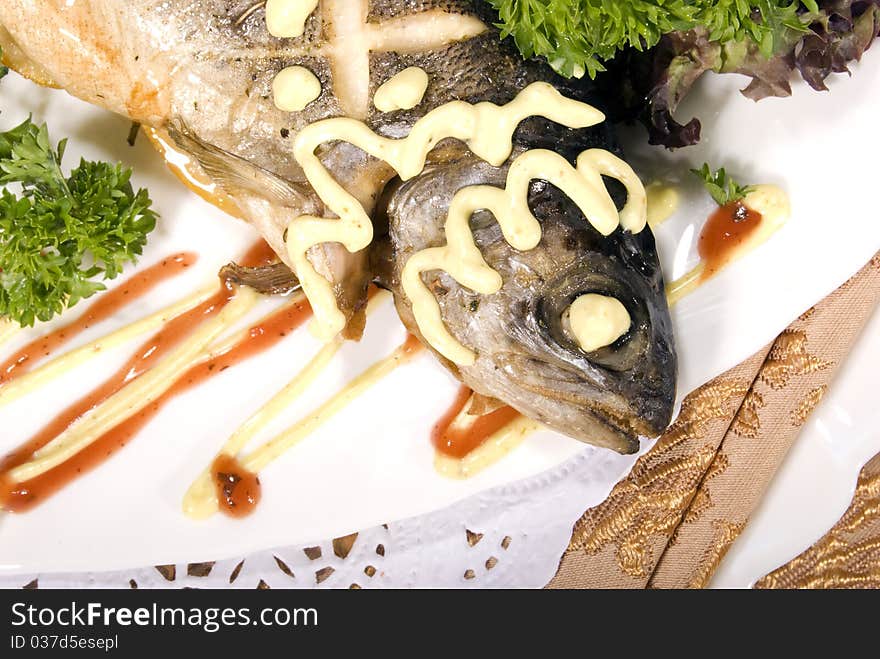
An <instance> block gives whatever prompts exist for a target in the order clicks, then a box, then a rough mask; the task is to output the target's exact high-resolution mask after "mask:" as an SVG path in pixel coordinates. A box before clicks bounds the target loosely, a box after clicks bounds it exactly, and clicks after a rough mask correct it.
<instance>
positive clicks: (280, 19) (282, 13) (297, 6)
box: [266, 0, 319, 39]
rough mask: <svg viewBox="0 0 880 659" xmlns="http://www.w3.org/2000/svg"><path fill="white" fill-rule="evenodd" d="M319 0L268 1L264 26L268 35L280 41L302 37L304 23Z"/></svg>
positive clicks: (304, 27)
mask: <svg viewBox="0 0 880 659" xmlns="http://www.w3.org/2000/svg"><path fill="white" fill-rule="evenodd" d="M318 1H319V0H268V2H266V25H267V26H268V28H269V34H271V35H272V36H273V37H280V38H282V39H292V38H295V37H299V36H302V34H303V33H304V32H305V31H306V21H307V20H308V18H309V16H311V15H312V12H313V11H315V9H317V7H318Z"/></svg>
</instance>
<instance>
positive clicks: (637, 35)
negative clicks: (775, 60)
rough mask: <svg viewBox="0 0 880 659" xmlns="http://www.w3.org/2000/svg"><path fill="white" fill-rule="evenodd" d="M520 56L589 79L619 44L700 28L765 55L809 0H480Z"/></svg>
mask: <svg viewBox="0 0 880 659" xmlns="http://www.w3.org/2000/svg"><path fill="white" fill-rule="evenodd" d="M487 1H488V2H489V4H491V5H492V6H493V7H494V8H495V9H496V10H497V11H498V15H499V18H500V23H499V24H498V27H499V28H501V34H502V38H504V37H507V36H512V37H513V39H514V41H515V42H516V45H517V47H518V48H519V49H520V51H521V52H522V54H523V56H525V57H535V56H538V57H544V58H546V59H547V61H548V62H549V63H550V65H551V66H552V67H553V68H554V69H555V70H556V71H557V72H558V73H560V74H561V75H563V76H566V77H578V78H579V77H581V76H583V75H584V74H585V73H586V74H588V75H589V76H590V77H591V78H594V77H595V76H596V74H597V73H599V72H600V71H604V70H605V67H604V65H603V62H604V61H607V60H610V59H612V58H613V57H614V56H615V55H616V54H617V53H618V52H619V51H620V50H622V49H623V48H626V47H632V48H635V49H636V50H639V51H642V50H646V49H648V48H652V47H653V46H655V45H657V43H658V42H659V41H660V38H661V37H662V36H663V35H664V34H668V33H670V32H674V31H679V30H690V29H693V28H694V27H696V26H698V25H703V26H705V27H706V28H707V29H708V30H709V32H710V34H711V40H712V41H717V42H720V43H722V44H723V43H727V42H731V41H736V42H741V41H744V40H746V39H750V40H752V41H754V42H755V43H756V44H758V46H759V48H760V50H761V52H762V53H763V54H764V56H765V57H768V58H769V57H770V56H772V55H773V54H774V52H775V51H776V49H777V48H778V47H779V45H780V44H782V43H784V42H785V41H786V39H785V37H786V35H787V34H788V33H789V32H790V31H792V30H794V31H797V32H804V31H805V30H806V29H807V27H806V26H805V25H804V23H803V22H802V20H801V18H800V16H799V13H798V12H799V10H800V8H801V6H802V5H803V6H804V7H805V8H806V9H807V10H808V11H812V12H816V11H818V7H817V5H816V0H803V1H802V2H799V1H798V0H487Z"/></svg>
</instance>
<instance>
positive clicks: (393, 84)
mask: <svg viewBox="0 0 880 659" xmlns="http://www.w3.org/2000/svg"><path fill="white" fill-rule="evenodd" d="M427 89H428V74H427V73H425V71H424V69H420V68H419V67H417V66H411V67H409V68H407V69H404V70H403V71H401V72H400V73H398V74H397V75H395V76H394V77H393V78H391V79H390V80H388V81H387V82H385V83H384V84H383V85H382V86H381V87H379V89H377V90H376V94H375V96H373V105H375V106H376V109H377V110H379V112H394V111H395V110H411V109H412V108H414V107H415V106H417V105H418V104H419V103H421V102H422V99H423V98H424V96H425V91H426V90H427Z"/></svg>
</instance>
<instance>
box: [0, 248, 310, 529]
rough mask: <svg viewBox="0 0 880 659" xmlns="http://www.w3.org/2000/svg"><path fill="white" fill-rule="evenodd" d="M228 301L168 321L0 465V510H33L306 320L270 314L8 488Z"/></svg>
mask: <svg viewBox="0 0 880 659" xmlns="http://www.w3.org/2000/svg"><path fill="white" fill-rule="evenodd" d="M274 258H275V257H274V253H272V254H269V252H268V251H267V249H266V248H264V247H263V245H258V246H256V247H255V248H254V249H252V250H250V251H249V252H248V254H247V255H246V256H245V258H243V259H242V260H241V261H240V262H241V263H242V265H248V266H251V267H253V266H256V265H262V264H264V263H265V262H266V261H265V259H274ZM233 296H234V291H232V290H231V289H228V288H225V287H224V288H223V289H222V290H221V291H220V292H218V293H217V294H216V295H214V296H213V297H211V298H210V299H208V300H206V301H205V302H203V303H202V304H200V305H199V306H198V307H196V308H194V309H192V310H190V311H188V312H186V313H183V314H181V315H180V316H178V317H177V318H174V319H173V320H171V321H169V322H168V323H167V324H166V325H165V327H164V328H163V329H162V330H161V331H160V332H159V333H157V334H156V335H155V336H153V337H152V338H150V340H148V341H147V342H145V343H144V344H143V345H142V346H141V347H140V348H139V349H138V350H137V351H136V352H135V354H134V356H133V357H132V358H131V359H129V360H128V362H126V364H125V365H124V366H123V367H122V368H120V369H119V370H118V371H117V372H116V373H114V374H113V375H112V376H111V377H110V378H109V379H108V380H106V381H105V382H104V383H102V384H101V385H99V386H98V387H96V388H95V389H94V390H92V391H91V392H90V393H89V394H87V395H86V396H84V397H82V398H81V399H80V400H78V401H77V402H75V403H73V404H72V405H70V406H69V407H68V408H67V409H65V410H64V411H63V412H61V413H60V414H58V415H57V416H56V417H55V418H54V419H53V420H52V421H50V422H49V424H48V425H46V426H45V427H44V428H43V429H42V430H40V431H39V432H38V433H37V434H36V435H35V436H34V437H32V438H31V439H30V440H29V441H27V442H26V443H25V444H24V445H23V446H22V447H21V448H19V449H18V450H16V451H15V452H13V453H11V454H10V455H8V456H6V457H5V458H4V459H3V460H0V508H4V509H6V510H9V511H12V512H24V511H26V510H29V509H31V508H33V507H34V506H36V505H38V504H39V503H41V502H42V501H44V500H46V499H47V498H48V497H49V496H51V495H52V494H54V493H56V492H57V491H58V490H60V489H61V488H62V487H64V486H65V485H67V484H68V483H70V482H71V481H72V480H74V479H75V478H77V477H79V476H80V475H81V474H83V473H86V472H87V471H89V470H91V469H93V468H95V467H96V466H98V465H100V464H101V463H103V462H104V461H105V460H107V458H109V457H110V456H111V455H113V454H114V453H116V451H118V450H119V449H121V448H122V447H124V446H125V445H126V444H127V443H128V441H129V440H130V439H131V438H132V437H134V435H136V434H137V433H138V432H139V431H140V430H141V428H143V427H144V426H145V425H146V424H147V423H148V422H149V421H150V420H151V419H152V418H153V417H155V416H156V414H157V413H158V412H159V411H160V410H161V409H162V408H163V407H164V406H165V405H166V404H167V403H168V402H169V401H170V400H171V399H173V398H174V397H175V396H177V395H178V394H181V393H183V392H184V391H186V390H188V389H190V388H191V387H194V386H196V385H198V384H201V383H202V382H204V381H205V380H208V379H209V378H211V377H213V376H214V375H217V374H218V373H222V372H223V371H225V370H226V369H227V368H230V367H231V366H234V365H235V364H237V363H239V362H242V361H244V360H247V359H250V358H251V357H253V356H255V355H257V354H259V353H260V352H263V351H265V350H268V349H269V348H271V347H272V346H274V345H275V344H276V343H278V342H279V341H281V339H283V338H284V337H285V336H287V334H289V333H290V332H292V331H293V330H294V329H296V328H297V327H299V326H300V325H301V324H302V323H303V322H305V320H306V319H308V317H309V316H310V315H311V308H310V307H309V305H308V303H306V302H302V303H300V304H296V305H294V306H292V307H288V308H285V309H281V310H279V311H277V312H275V313H274V314H272V315H271V316H269V317H268V318H266V320H265V321H263V322H262V323H260V324H258V325H254V326H253V327H251V329H250V331H249V332H248V333H247V335H246V336H245V337H244V338H243V339H242V340H241V341H239V342H238V343H237V344H235V345H234V346H232V347H231V348H230V349H229V350H227V352H225V353H224V354H221V355H218V356H217V357H215V358H214V359H213V360H211V361H210V362H206V363H203V364H199V365H197V366H194V367H193V368H191V369H189V370H188V371H185V372H184V373H182V374H181V375H180V377H179V378H178V379H177V380H176V381H175V383H174V385H173V386H172V387H171V388H170V389H169V390H168V391H167V392H166V393H165V394H164V395H163V396H161V397H160V398H158V399H157V400H155V401H153V402H152V403H151V404H150V405H148V406H147V407H145V408H144V409H142V410H141V411H140V412H138V413H137V414H135V415H133V416H132V417H130V418H128V419H126V420H125V421H123V422H122V423H120V424H119V425H117V426H116V427H114V428H112V429H111V430H109V431H108V432H106V433H105V434H104V435H102V436H101V437H99V438H98V439H97V440H96V441H95V442H93V443H92V444H91V445H89V446H88V447H87V448H85V449H83V450H82V451H80V452H79V453H77V454H76V455H75V456H73V457H71V458H70V459H69V460H67V461H65V462H64V463H62V464H60V465H58V466H57V467H55V468H54V469H51V470H49V471H47V472H46V473H44V474H42V475H40V476H38V477H36V478H33V479H31V480H29V481H26V482H23V483H12V482H11V481H10V480H9V479H8V477H5V476H6V473H7V472H9V471H10V470H11V469H14V468H15V467H17V466H19V465H21V464H23V463H25V462H27V461H28V460H30V459H31V457H32V456H33V454H34V452H35V451H37V450H38V449H40V448H41V447H43V446H45V445H46V444H48V443H49V442H50V441H52V439H53V438H55V437H56V436H57V435H59V434H60V433H61V432H63V431H64V430H65V429H66V428H67V427H68V426H70V425H71V424H72V423H73V422H74V421H76V420H77V419H78V418H80V417H81V416H82V415H83V414H85V413H86V412H88V411H89V410H91V409H92V408H94V407H95V406H96V405H99V404H100V403H102V402H103V401H104V400H106V399H107V398H109V397H110V396H112V395H113V394H114V393H116V392H117V391H119V390H120V389H121V388H122V387H123V386H124V385H125V384H127V383H129V382H131V381H132V380H133V379H135V378H137V377H139V376H140V375H141V374H142V373H144V372H145V371H146V370H147V369H149V368H150V367H151V366H152V365H153V364H155V363H156V362H157V361H158V360H160V359H161V358H162V357H164V356H165V354H167V353H168V352H169V351H170V350H172V349H173V348H174V347H175V346H177V345H179V344H180V343H181V342H182V341H183V340H184V339H185V338H186V337H187V336H188V335H189V334H190V333H191V332H192V331H193V330H194V329H195V328H196V327H197V326H198V325H199V324H201V323H202V322H203V321H204V320H206V319H207V318H209V317H211V316H213V315H215V314H216V313H218V312H219V311H220V310H221V309H222V308H223V307H224V306H225V305H226V304H228V302H229V301H230V300H231V299H232V297H233Z"/></svg>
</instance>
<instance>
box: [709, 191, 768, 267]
mask: <svg viewBox="0 0 880 659" xmlns="http://www.w3.org/2000/svg"><path fill="white" fill-rule="evenodd" d="M762 219H763V218H762V217H761V214H760V213H759V212H757V211H755V210H752V209H751V208H749V207H747V206H746V205H745V204H743V203H742V202H741V201H734V202H731V203H729V204H727V205H725V206H722V207H720V208H719V209H718V210H717V211H715V212H714V213H713V214H712V215H711V216H710V217H709V219H708V220H707V221H706V224H705V226H704V227H703V230H702V231H701V232H700V240H699V242H698V243H697V251H698V252H699V254H700V258H701V259H702V261H703V265H704V270H703V275H702V278H703V279H708V278H709V277H711V276H712V275H714V274H715V273H717V272H718V271H719V270H721V269H722V268H723V267H724V266H725V265H727V264H728V263H729V262H730V260H731V258H732V257H733V255H734V252H736V250H737V249H739V248H740V247H741V246H742V245H743V243H745V242H746V241H747V240H748V239H749V238H750V237H751V236H752V234H753V233H754V232H755V231H756V230H757V228H758V227H759V226H760V225H761V221H762Z"/></svg>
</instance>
